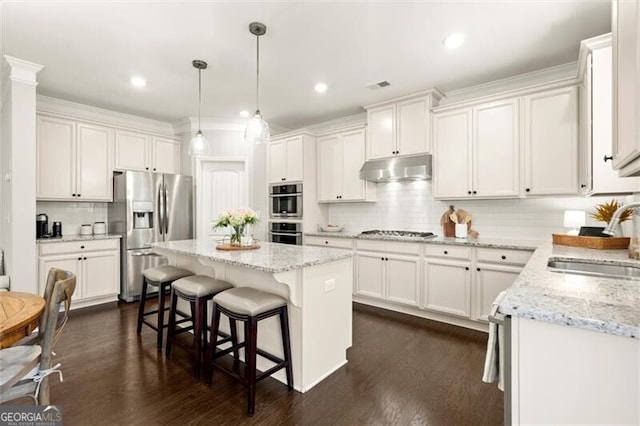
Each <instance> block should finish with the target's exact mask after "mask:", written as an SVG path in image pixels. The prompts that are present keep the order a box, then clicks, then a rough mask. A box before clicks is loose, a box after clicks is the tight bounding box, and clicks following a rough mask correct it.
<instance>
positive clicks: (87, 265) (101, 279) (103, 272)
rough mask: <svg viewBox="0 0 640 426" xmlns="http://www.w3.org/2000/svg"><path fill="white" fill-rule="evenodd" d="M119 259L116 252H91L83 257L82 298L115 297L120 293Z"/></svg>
mask: <svg viewBox="0 0 640 426" xmlns="http://www.w3.org/2000/svg"><path fill="white" fill-rule="evenodd" d="M119 257H120V256H119V253H118V251H105V252H93V253H85V254H84V255H83V257H82V297H83V298H85V299H88V298H92V297H103V296H109V295H114V296H115V295H117V294H118V292H119V291H120V262H119ZM114 299H115V298H114Z"/></svg>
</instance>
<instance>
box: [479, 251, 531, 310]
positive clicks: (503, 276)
mask: <svg viewBox="0 0 640 426" xmlns="http://www.w3.org/2000/svg"><path fill="white" fill-rule="evenodd" d="M520 272H522V268H521V267H517V266H503V265H493V264H482V263H478V264H477V265H476V269H475V273H474V284H473V285H474V290H475V295H474V297H473V299H474V301H475V302H474V303H475V306H474V317H475V318H474V319H476V320H481V321H489V318H488V315H489V313H490V312H491V306H492V305H493V301H494V300H496V297H498V295H499V294H500V293H501V292H502V291H504V290H506V289H508V288H509V287H511V285H512V284H513V282H514V281H515V280H516V278H518V275H520Z"/></svg>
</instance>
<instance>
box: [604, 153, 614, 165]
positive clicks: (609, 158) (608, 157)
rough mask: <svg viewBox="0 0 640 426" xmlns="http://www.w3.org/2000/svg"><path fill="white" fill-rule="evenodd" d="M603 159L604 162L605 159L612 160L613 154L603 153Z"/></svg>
mask: <svg viewBox="0 0 640 426" xmlns="http://www.w3.org/2000/svg"><path fill="white" fill-rule="evenodd" d="M603 160H604V162H605V163H606V162H607V161H609V160H613V155H606V154H605V156H604V158H603Z"/></svg>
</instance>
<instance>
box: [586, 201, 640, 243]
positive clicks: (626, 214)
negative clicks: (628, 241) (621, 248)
mask: <svg viewBox="0 0 640 426" xmlns="http://www.w3.org/2000/svg"><path fill="white" fill-rule="evenodd" d="M620 207H622V204H621V203H619V202H618V200H611V201H609V202H605V203H602V204H596V211H595V212H593V213H590V214H589V215H590V216H591V217H592V218H594V219H595V220H597V221H599V222H605V223H609V222H611V218H612V217H613V214H614V213H615V212H616V210H618V209H619V208H620ZM632 217H633V209H626V210H625V211H623V212H622V214H621V215H620V223H622V222H625V221H627V220H630V219H631V218H632ZM620 234H621V232H618V235H620Z"/></svg>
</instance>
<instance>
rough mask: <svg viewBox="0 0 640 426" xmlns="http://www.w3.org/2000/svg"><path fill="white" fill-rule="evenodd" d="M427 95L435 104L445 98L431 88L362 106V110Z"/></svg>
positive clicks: (434, 88)
mask: <svg viewBox="0 0 640 426" xmlns="http://www.w3.org/2000/svg"><path fill="white" fill-rule="evenodd" d="M427 95H431V97H432V98H433V99H435V101H436V102H438V101H439V100H440V99H442V98H443V97H445V94H444V93H442V92H441V91H440V90H439V89H438V88H437V87H433V88H431V89H428V90H421V91H419V92H412V93H410V94H408V95H404V96H399V97H396V98H392V99H387V100H384V101H380V102H376V103H375V104H369V105H364V106H363V108H364V109H371V108H376V107H379V106H383V105H388V104H390V103H396V102H403V101H408V100H410V99H414V98H420V97H422V96H427Z"/></svg>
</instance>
